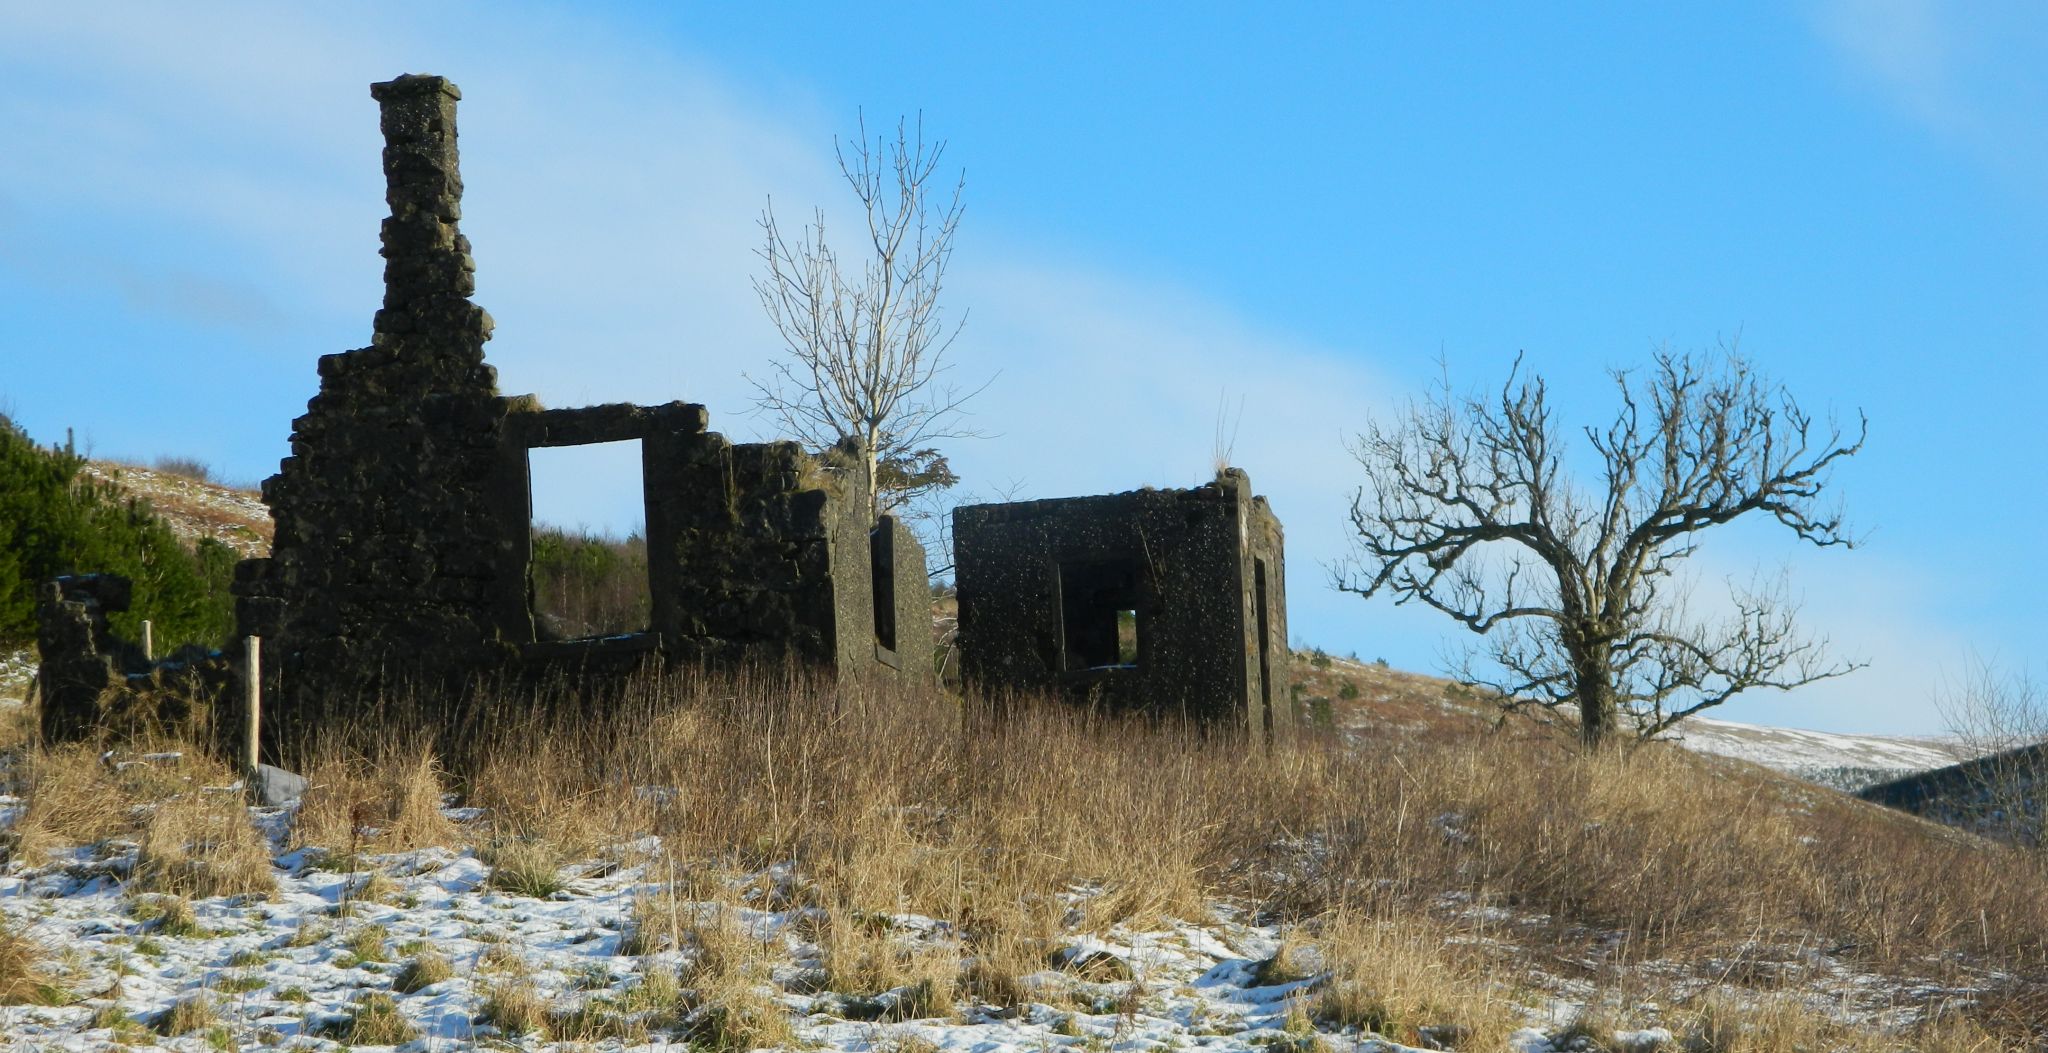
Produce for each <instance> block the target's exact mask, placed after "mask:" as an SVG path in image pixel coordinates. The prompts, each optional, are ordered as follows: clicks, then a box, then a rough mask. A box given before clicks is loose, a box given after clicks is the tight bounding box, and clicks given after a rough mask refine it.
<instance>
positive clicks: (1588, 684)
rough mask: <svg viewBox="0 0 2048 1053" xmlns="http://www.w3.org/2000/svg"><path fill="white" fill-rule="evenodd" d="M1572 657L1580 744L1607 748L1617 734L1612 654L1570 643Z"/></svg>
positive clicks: (1588, 644)
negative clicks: (1610, 674) (1609, 666)
mask: <svg viewBox="0 0 2048 1053" xmlns="http://www.w3.org/2000/svg"><path fill="white" fill-rule="evenodd" d="M1565 646H1566V648H1567V649H1568V650H1569V652H1570V655H1571V663H1572V680H1573V681H1574V690H1573V694H1574V695H1576V696H1577V701H1578V705H1579V741H1581V742H1583V743H1585V745H1586V748H1588V749H1596V748H1598V747H1600V746H1601V745H1603V744H1605V743H1606V742H1607V740H1608V736H1609V735H1611V734H1612V733H1613V731H1614V719H1615V706H1614V684H1613V683H1612V682H1611V681H1610V680H1609V678H1608V669H1607V666H1608V652H1607V649H1606V648H1605V647H1601V646H1599V645H1597V644H1591V643H1583V642H1581V643H1571V642H1567V643H1566V645H1565Z"/></svg>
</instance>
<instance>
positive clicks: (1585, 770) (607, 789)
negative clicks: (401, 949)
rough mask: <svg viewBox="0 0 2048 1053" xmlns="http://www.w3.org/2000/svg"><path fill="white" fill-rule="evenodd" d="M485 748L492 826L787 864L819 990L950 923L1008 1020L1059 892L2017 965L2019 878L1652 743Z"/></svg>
mask: <svg viewBox="0 0 2048 1053" xmlns="http://www.w3.org/2000/svg"><path fill="white" fill-rule="evenodd" d="M558 711H559V709H558ZM587 711H588V710H579V712H587ZM541 712H542V713H543V714H544V713H545V712H547V709H546V707H542V709H541ZM494 734H496V735H497V736H499V737H497V738H495V739H490V738H487V739H485V740H483V741H481V742H479V743H477V744H476V745H475V746H474V755H475V756H476V757H478V758H481V759H480V760H478V761H476V762H475V763H476V770H478V771H479V772H480V773H481V774H480V775H479V776H478V777H477V778H475V779H472V780H471V781H470V782H469V784H468V789H469V800H470V802H471V803H475V804H481V805H483V806H485V807H486V808H487V809H489V810H491V811H492V812H493V814H494V815H495V816H496V817H497V818H496V819H494V822H502V823H504V824H506V827H507V828H509V829H512V830H517V831H522V832H528V833H532V834H535V835H539V836H545V835H544V832H545V831H550V830H562V829H580V830H583V831H590V830H599V831H602V832H603V836H602V837H593V835H591V834H589V833H587V832H586V833H583V834H580V835H576V838H577V839H579V840H576V843H581V844H585V845H589V844H594V843H596V842H598V841H602V840H604V839H607V838H615V837H621V836H628V835H631V834H634V833H638V832H641V831H645V830H652V831H654V832H657V833H659V834H661V835H662V837H663V838H664V844H665V846H666V849H667V850H668V851H670V852H673V853H674V854H675V857H676V858H678V859H682V860H695V861H712V862H714V863H716V864H717V865H718V866H719V867H720V868H721V869H723V870H725V871H726V872H728V873H745V872H751V871H756V870H759V869H761V868H763V867H766V866H767V865H769V864H771V863H778V862H780V863H784V864H789V865H790V866H791V869H792V871H793V873H794V874H795V875H797V880H796V881H795V882H794V883H793V884H790V885H789V887H786V888H779V889H775V890H766V891H764V895H772V896H776V897H781V898H782V899H785V900H795V901H801V902H803V903H807V904H810V905H813V906H821V907H824V908H827V909H828V911H829V912H830V913H831V914H832V916H833V918H834V919H835V924H833V925H830V926H828V927H827V928H826V930H825V932H826V933H828V934H830V938H832V939H836V940H840V941H842V945H841V946H837V947H832V948H828V950H827V954H828V958H829V959H830V960H831V962H832V963H833V964H832V965H830V966H828V967H829V968H831V969H832V970H833V971H834V972H835V974H838V975H845V976H849V977H853V978H855V980H856V981H857V983H856V986H869V987H871V986H873V985H874V984H877V983H881V982H882V981H881V980H880V979H877V978H876V977H879V976H882V975H884V974H885V973H886V972H887V971H888V970H887V969H885V968H883V967H882V965H881V964H879V963H883V962H886V961H887V960H888V956H887V955H886V954H883V953H880V952H878V951H876V950H875V949H874V948H873V947H872V946H869V947H862V946H861V945H859V944H858V943H857V942H855V941H856V940H858V939H863V938H871V934H870V936H862V935H860V933H861V930H860V929H859V927H858V926H855V927H853V928H847V927H846V926H844V925H843V924H838V923H837V922H838V921H839V919H843V918H860V917H864V916H872V915H887V914H892V913H898V912H911V913H920V914H926V915H930V916H933V917H940V918H946V919H949V920H952V921H954V922H956V923H957V924H959V925H960V926H961V930H962V935H963V937H964V942H963V944H962V945H961V947H960V952H959V953H960V954H961V956H962V960H963V968H962V971H961V973H960V974H959V978H958V980H957V981H956V985H957V988H958V993H959V994H960V995H961V996H963V997H966V998H971V999H975V1000H980V1001H986V1002H994V1003H1005V1002H1014V1001H1016V1000H1020V999H1022V998H1024V997H1026V995H1027V993H1026V992H1025V991H1024V990H1023V985H1022V980H1021V978H1022V977H1023V976H1026V975H1029V974H1031V973H1035V972H1039V971H1042V970H1043V969H1044V968H1045V967H1046V960H1047V956H1048V955H1049V954H1050V953H1051V952H1052V951H1054V950H1057V949H1058V948H1059V947H1060V946H1061V945H1062V941H1063V940H1065V939H1069V938H1071V933H1072V927H1071V925H1070V924H1069V922H1070V921H1071V920H1072V919H1069V918H1067V917H1066V915H1067V905H1066V904H1067V901H1066V900H1065V899H1063V898H1062V897H1063V896H1066V895H1068V894H1070V893H1072V892H1073V891H1074V890H1076V889H1086V890H1089V891H1090V893H1091V894H1090V895H1088V896H1087V897H1085V898H1084V900H1083V901H1082V903H1083V910H1082V914H1081V917H1080V918H1079V925H1080V927H1081V928H1082V929H1086V930H1096V931H1099V930H1102V929H1106V928H1107V927H1109V926H1111V925H1113V924H1117V923H1128V924H1133V925H1139V926H1147V925H1153V924H1156V923H1158V922H1159V921H1161V920H1162V919H1166V918H1186V919H1191V920H1201V919H1203V918H1204V917H1206V914H1207V911H1208V910H1209V905H1210V904H1211V903H1212V902H1214V901H1215V900H1216V899H1217V898H1219V897H1221V898H1229V899H1234V900H1237V901H1239V902H1248V903H1251V904H1253V905H1256V906H1259V907H1262V908H1264V909H1268V910H1273V911H1277V912H1280V913H1281V914H1282V915H1283V916H1291V917H1295V918H1300V919H1304V920H1312V919H1319V918H1320V919H1325V920H1326V922H1327V923H1328V924H1329V925H1333V926H1335V925H1352V926H1355V927H1361V926H1362V927H1366V928H1372V927H1375V926H1377V927H1382V928H1383V927H1385V926H1389V925H1391V926H1393V927H1394V931H1396V932H1401V931H1411V930H1414V929H1416V928H1417V927H1426V926H1429V925H1439V926H1445V927H1448V928H1449V929H1451V930H1453V931H1455V930H1457V929H1458V928H1459V927H1460V926H1463V925H1465V924H1466V923H1464V922H1462V921H1460V920H1459V919H1458V918H1456V917H1452V916H1446V915H1444V914H1443V913H1442V911H1441V909H1440V906H1439V905H1440V904H1441V903H1442V902H1443V897H1444V896H1445V894H1446V893H1455V894H1457V897H1458V901H1459V902H1462V903H1466V904H1470V905H1473V906H1488V907H1505V908H1507V909H1508V910H1509V912H1510V913H1511V914H1512V916H1514V917H1516V918H1519V919H1522V921H1520V922H1518V923H1517V924H1516V925H1515V927H1514V928H1513V930H1512V931H1509V932H1504V933H1498V934H1496V935H1499V936H1501V937H1502V938H1503V939H1504V940H1505V941H1506V942H1509V943H1513V944H1516V945H1519V946H1521V947H1523V948H1524V949H1525V951H1526V952H1527V955H1528V958H1529V961H1530V962H1536V963H1542V962H1545V961H1548V960H1551V959H1553V958H1554V959H1557V960H1564V959H1570V960H1573V961H1581V960H1586V959H1589V958H1590V959H1591V962H1592V964H1591V967H1592V968H1593V969H1595V970H1596V971H1598V970H1601V969H1607V968H1616V969H1620V968H1626V967H1628V966H1630V965H1632V964H1634V963H1639V962H1643V961H1648V960H1652V959H1658V958H1663V959H1667V960H1673V961H1678V962H1681V963H1682V962H1686V961H1704V960H1707V959H1710V958H1717V959H1734V958H1738V957H1740V956H1741V955H1743V954H1746V953H1751V952H1750V951H1748V950H1745V948H1749V947H1752V946H1754V945H1756V944H1759V943H1761V944H1764V945H1772V944H1784V945H1788V946H1804V947H1813V946H1822V947H1829V948H1842V949H1843V950H1842V952H1841V953H1843V954H1844V955H1845V956H1846V957H1847V958H1849V959H1850V960H1851V962H1852V963H1853V964H1854V965H1855V966H1857V967H1858V968H1862V969H1867V970H1871V971H1875V972H1877V973H1879V974H1886V973H1890V974H1893V975H1898V976H1901V977H1904V976H1907V975H1926V974H1927V972H1928V970H1930V969H1931V970H1933V971H1934V972H1935V973H1936V974H1937V975H1938V976H1948V977H1951V978H1954V979H1956V980H1958V981H1959V982H1960V981H1964V980H1967V979H1968V977H1970V976H1971V975H1974V974H1975V973H1977V972H1978V971H1980V970H1983V969H1999V970H2003V971H2005V972H2007V973H2009V974H2011V975H2016V976H2028V975H2039V974H2041V972H2043V971H2044V970H2048V875H2044V874H2043V873H2042V872H2041V870H2040V869H2039V868H2038V867H2037V866H2035V865H2033V864H2031V863H2028V862H2026V861H2025V860H2023V859H2021V858H2020V857H2019V856H2018V855H2017V854H2015V853H2011V852H2007V851H2005V850H2003V849H2000V848H1998V847H1996V846H1993V845H1989V844H1987V843H1985V842H1982V841H1979V840H1976V839H1973V838H1968V837H1963V836H1959V835H1955V834H1952V833H1950V832H1947V831H1944V830H1940V829H1938V828H1935V827H1932V826H1929V825H1927V824H1925V823H1921V822H1918V821H1916V820H1912V819H1908V818H1905V817H1901V816H1898V815H1895V814H1892V813H1888V812H1884V811H1881V810H1879V809H1875V808H1871V807H1869V806H1866V805H1863V804H1861V803H1859V802H1855V801H1851V800H1848V799H1845V798H1841V797H1839V796H1838V795H1834V794H1832V793H1829V792H1826V791H1822V790H1819V789H1816V788H1813V787H1809V786H1806V785H1804V784H1800V783H1796V782H1794V781H1792V780H1789V779H1784V778H1780V777H1777V776H1774V775H1770V774H1768V773H1764V772H1761V771H1759V770H1756V769H1751V768H1748V767H1746V766H1743V765H1739V764H1733V763H1730V762H1725V761H1719V760H1715V759H1712V758H1702V757H1697V756H1694V755H1692V754H1690V753H1687V752H1684V751H1682V750H1679V749H1677V748H1673V747H1666V746H1660V745H1650V746H1645V747H1642V748H1639V749H1635V750H1632V751H1614V752H1611V753H1604V754H1599V755H1592V756H1588V755H1585V754H1582V753H1580V752H1579V751H1577V750H1575V749H1573V748H1571V747H1570V744H1569V742H1567V741H1564V740H1561V739H1559V738H1558V737H1557V736H1556V735H1555V734H1554V733H1553V732H1550V731H1548V730H1545V729H1540V728H1529V727H1519V726H1511V727H1509V728H1508V729H1506V730H1503V731H1501V732H1499V733H1494V734H1472V733H1464V732H1457V733H1453V732H1452V731H1448V730H1441V729H1439V730H1434V731H1429V732H1426V733H1418V734H1415V735H1412V736H1409V737H1406V738H1404V739H1403V741H1402V742H1401V744H1400V748H1399V750H1398V751H1397V752H1391V753H1389V752H1379V751H1374V750H1372V749H1370V748H1366V749H1362V750H1361V749H1353V748H1348V747H1345V746H1342V745H1341V744H1338V743H1336V742H1332V741H1324V740H1320V739H1316V738H1314V737H1308V738H1306V739H1305V740H1304V741H1302V742H1301V743H1299V744H1298V746H1297V747H1296V748H1293V749H1281V750H1270V751H1269V750H1265V749H1261V748H1256V747H1253V746H1251V745H1249V744H1246V743H1243V742H1241V741H1237V740H1234V739H1232V738H1230V737H1228V736H1205V735H1202V734H1200V733H1198V732H1195V731H1192V730H1188V729H1184V728H1178V727H1174V726H1171V725H1162V724H1159V723H1153V722H1145V721H1137V720H1118V719H1112V718H1107V717H1103V716H1100V715H1094V714H1088V713H1084V712H1079V711H1075V710H1072V709H1067V708H1063V707H1045V706H1032V705H1018V706H1014V707H1012V708H1011V710H1010V712H1009V714H1008V717H1007V719H1003V720H997V719H994V718H993V717H992V716H991V715H990V713H989V712H988V711H986V710H985V709H983V708H981V707H978V706H974V705H970V706H968V707H966V708H965V709H963V708H962V707H961V706H960V705H959V703H958V702H957V701H953V700H948V699H945V698H941V697H901V696H897V697H888V698H883V697H869V696H865V695H863V694H861V693H859V692H848V693H838V692H835V691H833V690H831V689H829V688H825V687H820V686H818V685H816V684H812V683H806V682H804V681H802V680H801V678H796V677H776V676H762V675H754V676H751V677H740V678H738V679H736V680H712V679H704V680H692V679H688V678H678V679H675V680H670V681H650V682H648V683H646V684H642V685H640V686H639V687H637V688H636V689H635V691H634V692H632V693H631V694H630V695H629V696H628V697H627V698H625V699H623V700H621V701H619V702H617V703H616V704H615V705H614V706H613V707H612V708H611V709H610V715H609V717H607V718H606V719H601V720H594V721H593V720H589V719H587V718H578V719H576V720H573V721H571V720H557V719H551V718H549V717H547V716H545V715H542V716H533V717H529V718H526V719H506V720H502V721H499V722H498V725H497V727H496V728H495V729H494ZM535 743H546V744H548V745H547V747H546V749H545V750H544V751H543V750H539V749H536V748H535V747H534V745H533V744H535ZM713 758H715V762H712V761H710V760H708V759H713ZM640 787H657V788H660V793H659V794H643V793H641V792H639V791H638V789H637V788H640ZM693 895H694V893H693ZM764 902H765V901H764ZM640 913H641V915H642V920H641V922H640V923H639V924H637V925H636V926H635V928H634V930H633V937H632V938H633V940H634V941H636V942H635V944H634V946H635V948H636V949H638V950H643V951H644V950H653V949H656V948H657V947H658V946H661V945H662V941H663V940H673V939H674V938H675V933H674V932H673V931H666V932H664V931H663V926H666V927H667V929H669V930H672V929H673V928H674V924H673V922H672V921H668V922H664V921H662V920H661V918H662V916H663V915H664V914H665V913H668V912H667V911H665V910H664V909H663V908H661V907H660V906H659V904H658V903H656V902H650V905H649V907H648V908H647V909H646V910H643V911H641V912H640ZM1375 931H1378V930H1375ZM1412 943H1413V941H1409V944H1402V943H1400V942H1399V941H1397V943H1396V946H1407V945H1410V944H1412ZM1418 953H1420V952H1419V951H1418ZM1524 964H1527V963H1524ZM1489 968H1491V967H1489ZM1513 973H1514V969H1513V968H1512V967H1509V968H1507V969H1505V971H1498V970H1497V971H1495V972H1489V971H1487V970H1484V969H1482V970H1480V971H1479V972H1477V973H1467V972H1458V971H1456V970H1450V971H1446V970H1445V969H1443V968H1438V969H1436V970H1434V971H1433V972H1432V973H1431V975H1434V976H1438V977H1449V979H1444V980H1442V982H1441V983H1440V984H1439V985H1438V986H1439V987H1440V990H1439V991H1436V992H1433V993H1432V992H1425V993H1422V994H1417V995H1414V996H1413V997H1412V998H1411V997H1409V996H1408V995H1400V996H1398V997H1397V998H1396V1000H1397V1001H1399V1000H1400V999H1403V998H1406V999H1408V1001H1410V1002H1412V1003H1414V1004H1415V1005H1418V1006H1420V1005H1434V1006H1437V1007H1439V1008H1441V1009H1445V1010H1457V1011H1458V1012H1459V1013H1464V1014H1467V1015H1473V1016H1474V1020H1475V1021H1477V1022H1476V1023H1471V1024H1463V1025H1460V1026H1464V1027H1468V1028H1474V1029H1477V1030H1478V1031H1482V1032H1484V1031H1487V1029H1490V1028H1497V1027H1498V1026H1500V1025H1499V1020H1500V1019H1501V1017H1500V1015H1499V1014H1498V1013H1496V1012H1494V1011H1492V1010H1486V1011H1483V1012H1479V1011H1476V1010H1475V1009H1474V1008H1473V1007H1474V1006H1477V1007H1480V1008H1483V1007H1484V1006H1485V1005H1488V1004H1491V1003H1490V1002H1489V999H1493V998H1495V997H1496V996H1495V995H1494V994H1492V993H1489V991H1488V990H1478V989H1479V988H1489V989H1490V986H1491V987H1498V986H1500V983H1502V982H1506V980H1501V981H1498V982H1497V981H1496V979H1494V978H1493V977H1495V976H1496V974H1498V975H1500V976H1502V977H1506V978H1508V979H1511V978H1512V975H1513ZM1458 988H1463V989H1465V990H1466V994H1462V995H1460V994H1455V993H1454V989H1458ZM1474 999H1476V1001H1474ZM1410 1015H1411V1016H1412V1013H1410ZM1489 1033H1490V1032H1489Z"/></svg>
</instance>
